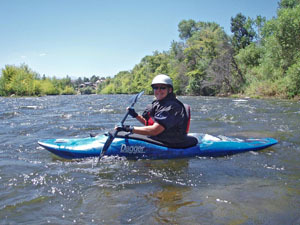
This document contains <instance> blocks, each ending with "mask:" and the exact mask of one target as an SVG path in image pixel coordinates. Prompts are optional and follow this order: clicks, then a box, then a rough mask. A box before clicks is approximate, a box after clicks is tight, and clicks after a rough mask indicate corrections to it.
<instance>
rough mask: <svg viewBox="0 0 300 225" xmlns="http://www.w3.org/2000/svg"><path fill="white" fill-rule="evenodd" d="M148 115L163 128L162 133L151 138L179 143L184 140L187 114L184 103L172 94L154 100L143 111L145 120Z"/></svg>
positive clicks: (167, 142)
mask: <svg viewBox="0 0 300 225" xmlns="http://www.w3.org/2000/svg"><path fill="white" fill-rule="evenodd" d="M149 116H150V117H151V119H152V120H153V121H154V122H156V123H159V124H160V125H161V126H163V127H164V128H165V130H164V131H163V132H162V133H160V134H159V135H157V136H155V137H151V138H153V139H155V140H159V141H161V142H164V143H166V144H174V143H181V142H183V141H184V140H185V137H186V129H187V124H188V116H187V114H186V111H185V108H184V105H183V104H182V103H181V102H180V101H179V100H178V99H177V98H176V97H175V95H174V94H169V95H168V96H167V97H166V98H164V99H163V100H160V101H158V100H154V101H153V102H152V105H151V106H150V107H149V106H148V107H147V109H146V110H145V112H144V113H143V117H144V118H145V119H146V120H148V117H149Z"/></svg>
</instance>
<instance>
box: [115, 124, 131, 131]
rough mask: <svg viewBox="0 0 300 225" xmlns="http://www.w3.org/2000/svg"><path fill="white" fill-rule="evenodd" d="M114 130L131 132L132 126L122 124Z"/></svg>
mask: <svg viewBox="0 0 300 225" xmlns="http://www.w3.org/2000/svg"><path fill="white" fill-rule="evenodd" d="M115 130H117V131H125V132H130V133H132V131H133V126H129V125H123V126H116V127H115Z"/></svg>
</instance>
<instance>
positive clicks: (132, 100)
mask: <svg viewBox="0 0 300 225" xmlns="http://www.w3.org/2000/svg"><path fill="white" fill-rule="evenodd" d="M143 94H144V91H141V92H140V93H138V94H137V95H135V96H134V97H133V98H132V99H131V101H130V102H131V104H130V106H129V108H133V106H134V104H135V103H136V102H137V100H138V99H139V98H140V97H141V96H142V95H143ZM128 115H129V111H128V110H126V114H125V116H124V118H123V119H122V120H121V122H120V126H123V124H124V122H125V120H126V119H127V117H128ZM118 132H119V131H117V130H115V132H114V134H111V133H110V132H108V138H107V140H106V142H105V144H104V146H103V149H102V151H101V152H100V155H99V158H98V162H97V165H98V163H99V161H100V159H101V158H102V157H103V156H104V154H105V153H106V151H107V149H108V148H109V146H110V144H111V143H112V142H113V140H114V139H115V137H116V136H117V134H118Z"/></svg>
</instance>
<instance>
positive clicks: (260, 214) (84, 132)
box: [0, 95, 300, 224]
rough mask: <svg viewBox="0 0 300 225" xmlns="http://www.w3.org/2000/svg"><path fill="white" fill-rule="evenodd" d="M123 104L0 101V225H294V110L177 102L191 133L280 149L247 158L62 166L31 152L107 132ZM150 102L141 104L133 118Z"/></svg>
mask: <svg viewBox="0 0 300 225" xmlns="http://www.w3.org/2000/svg"><path fill="white" fill-rule="evenodd" d="M128 99H130V96H127V95H118V96H110V95H105V96H97V95H90V96H50V97H42V98H0V104H1V108H0V118H1V120H0V121H1V122H0V138H1V142H0V181H1V182H0V218H1V224H299V222H300V213H299V210H298V209H299V207H300V202H299V199H300V192H299V190H300V182H299V181H300V177H299V174H300V166H299V162H298V160H297V159H298V158H299V154H300V136H299V130H300V121H299V120H300V117H299V115H300V113H299V112H300V104H299V103H297V102H289V101H277V100H276V101H275V100H253V99H227V98H210V97H208V98H206V97H180V99H181V100H182V101H184V102H185V103H187V104H190V105H191V108H192V121H191V129H190V131H191V132H193V133H196V132H197V133H209V134H212V135H223V136H229V137H230V136H234V137H254V138H259V137H266V136H267V137H273V138H276V139H278V140H279V141H280V142H279V144H277V145H275V146H273V147H272V148H268V149H266V150H264V151H260V152H256V153H252V152H248V153H245V154H239V155H235V156H231V157H220V158H191V159H179V160H157V161H153V160H137V161H134V160H127V159H124V158H119V157H106V158H105V159H103V160H101V162H100V164H99V165H98V166H95V164H96V160H97V159H92V158H90V159H84V160H62V159H60V158H57V157H54V156H53V155H51V154H50V153H49V152H47V151H45V150H44V149H42V148H40V147H38V145H37V140H38V139H41V138H68V137H86V136H88V135H89V133H97V132H99V133H103V132H105V131H107V130H110V129H112V128H113V127H114V125H115V124H116V123H117V122H118V121H119V120H120V119H121V118H122V117H123V115H124V113H125V108H126V107H127V102H128V101H127V100H128ZM151 100H152V96H142V98H141V99H140V100H139V102H138V103H137V104H136V110H137V111H138V112H142V110H143V108H144V106H145V105H146V104H148V103H149V102H151ZM126 122H127V123H128V124H133V125H137V122H136V121H135V120H133V119H131V118H128V119H127V121H126ZM92 165H94V167H93V166H92Z"/></svg>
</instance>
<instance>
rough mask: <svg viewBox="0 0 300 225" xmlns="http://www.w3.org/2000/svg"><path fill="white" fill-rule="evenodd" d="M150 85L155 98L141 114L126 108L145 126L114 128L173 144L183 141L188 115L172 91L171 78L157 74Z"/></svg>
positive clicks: (186, 130)
mask: <svg viewBox="0 0 300 225" xmlns="http://www.w3.org/2000/svg"><path fill="white" fill-rule="evenodd" d="M151 86H152V88H153V91H154V96H155V98H156V99H155V100H154V101H153V102H152V104H151V105H149V106H148V107H147V108H146V110H145V111H144V113H143V114H142V115H138V114H137V113H136V112H135V110H134V109H133V108H128V111H129V115H131V116H132V117H133V118H136V119H137V120H138V121H139V122H141V123H142V124H143V125H145V126H142V127H137V126H134V127H133V126H122V127H116V128H115V129H116V130H118V131H126V132H131V133H134V134H141V135H147V136H150V137H151V138H152V139H154V140H157V141H161V142H163V143H165V144H168V145H174V146H175V145H176V144H177V143H182V142H184V141H185V140H186V136H187V132H188V126H189V115H188V112H187V111H186V109H185V106H184V105H183V103H182V102H180V101H179V100H178V99H177V98H176V96H175V94H174V93H173V81H172V79H171V78H170V77H169V76H167V75H164V74H159V75H157V76H156V77H154V79H153V80H152V84H151Z"/></svg>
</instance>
